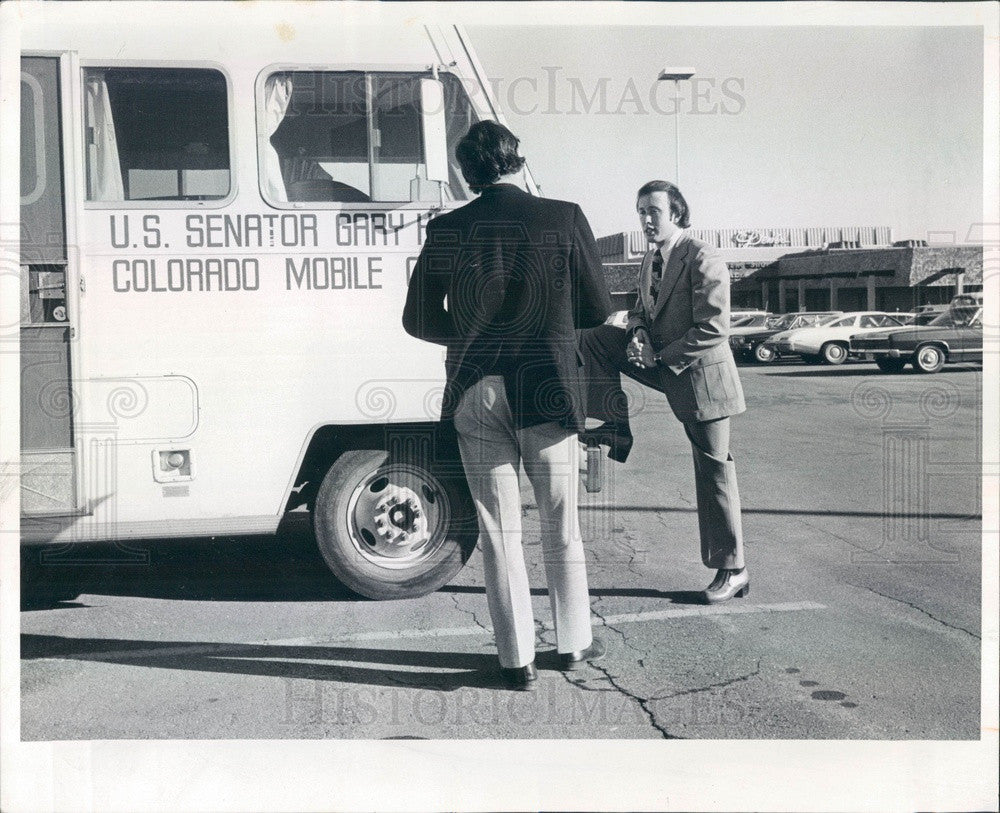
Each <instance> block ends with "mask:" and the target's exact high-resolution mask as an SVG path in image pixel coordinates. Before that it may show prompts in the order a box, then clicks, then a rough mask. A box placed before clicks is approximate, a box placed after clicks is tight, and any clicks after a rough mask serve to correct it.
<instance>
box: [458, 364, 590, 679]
mask: <svg viewBox="0 0 1000 813" xmlns="http://www.w3.org/2000/svg"><path fill="white" fill-rule="evenodd" d="M455 429H456V431H457V432H458V443H459V448H460V450H461V453H462V465H463V466H464V468H465V474H466V477H467V479H468V481H469V490H470V491H471V493H472V498H473V500H474V501H475V503H476V512H477V514H478V517H479V544H480V546H481V548H482V551H483V566H484V570H485V574H484V575H485V580H486V598H487V602H488V604H489V608H490V618H491V619H492V621H493V632H494V635H495V636H496V645H497V652H498V654H499V656H500V665H501V666H503V667H505V668H514V667H518V666H526V665H527V664H529V663H531V662H532V661H533V660H534V657H535V618H534V614H533V613H532V610H531V593H530V589H529V586H528V572H527V570H526V569H525V566H524V551H523V549H522V547H521V491H520V486H519V482H518V464H519V462H520V461H523V463H524V470H525V472H527V475H528V479H529V480H530V481H531V486H532V488H533V489H534V492H535V502H537V503H538V514H539V519H540V521H541V535H542V555H543V558H544V563H545V577H546V580H547V582H548V588H549V601H550V603H551V605H552V617H553V618H554V619H555V629H556V648H557V650H558V651H559V652H575V651H577V650H581V649H586V648H587V647H588V646H590V644H591V641H592V640H593V635H592V632H591V626H590V596H589V593H588V592H587V568H586V565H585V563H584V554H583V540H582V538H581V536H580V521H579V517H578V516H577V495H578V492H579V476H580V475H579V468H578V458H579V454H580V450H579V444H578V442H577V438H576V434H575V433H573V432H572V431H570V430H568V429H566V428H565V427H563V426H560V425H559V424H557V423H545V424H541V425H539V426H532V427H528V428H527V429H521V430H516V429H515V428H514V419H513V416H512V415H511V411H510V405H509V404H508V402H507V394H506V392H505V390H504V383H503V378H501V377H500V376H486V377H485V378H483V379H481V380H480V381H478V382H477V383H476V384H475V385H474V386H472V387H470V388H469V389H468V390H467V391H466V392H465V393H464V394H463V396H462V400H461V401H460V402H459V406H458V409H457V410H456V412H455Z"/></svg>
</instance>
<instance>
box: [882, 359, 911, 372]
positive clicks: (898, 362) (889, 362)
mask: <svg viewBox="0 0 1000 813" xmlns="http://www.w3.org/2000/svg"><path fill="white" fill-rule="evenodd" d="M875 363H876V364H877V365H878V368H879V369H880V370H881V371H882V372H883V373H901V372H903V368H904V367H905V366H906V360H905V359H875Z"/></svg>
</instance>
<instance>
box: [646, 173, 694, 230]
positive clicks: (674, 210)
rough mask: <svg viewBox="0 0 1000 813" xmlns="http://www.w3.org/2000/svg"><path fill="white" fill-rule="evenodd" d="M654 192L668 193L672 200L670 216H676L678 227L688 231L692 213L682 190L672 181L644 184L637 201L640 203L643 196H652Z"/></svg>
mask: <svg viewBox="0 0 1000 813" xmlns="http://www.w3.org/2000/svg"><path fill="white" fill-rule="evenodd" d="M653 192H666V193H667V197H668V198H670V214H672V215H673V216H674V218H675V221H674V222H676V223H677V225H678V226H680V227H681V228H682V229H686V228H687V227H688V226H690V225H691V212H690V211H689V210H688V205H687V201H686V200H684V196H683V195H682V194H681V190H680V189H678V188H677V187H676V186H675V185H674V184H672V183H670V181H649V182H648V183H644V184H643V185H642V186H641V187H640V188H639V191H638V192H636V193H635V199H636V200H637V201H638V200H639V198H641V197H642V196H643V195H650V194H652V193H653Z"/></svg>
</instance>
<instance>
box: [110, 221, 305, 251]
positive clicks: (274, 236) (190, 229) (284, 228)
mask: <svg viewBox="0 0 1000 813" xmlns="http://www.w3.org/2000/svg"><path fill="white" fill-rule="evenodd" d="M184 227H185V235H184V237H185V243H186V245H187V247H188V248H274V247H275V246H280V247H283V248H300V247H301V248H315V247H316V246H318V245H319V235H318V233H317V221H316V215H312V214H263V215H203V214H196V215H188V216H187V217H185V218H184ZM109 228H110V235H111V246H112V248H130V249H136V248H169V247H170V244H169V243H167V242H165V241H164V239H163V234H162V230H161V228H160V216H159V215H143V216H142V220H141V226H138V227H137V225H136V224H134V223H133V222H132V219H131V218H130V216H129V215H111V216H110V219H109Z"/></svg>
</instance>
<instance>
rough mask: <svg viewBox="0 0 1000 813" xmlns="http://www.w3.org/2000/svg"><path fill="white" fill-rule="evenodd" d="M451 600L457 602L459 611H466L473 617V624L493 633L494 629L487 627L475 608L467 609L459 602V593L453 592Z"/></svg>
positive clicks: (456, 605)
mask: <svg viewBox="0 0 1000 813" xmlns="http://www.w3.org/2000/svg"><path fill="white" fill-rule="evenodd" d="M451 600H452V601H453V602H454V603H455V609H456V610H458V611H459V612H462V613H465V614H466V615H467V616H469V617H470V618H472V623H473V624H475V625H476V626H477V627H479V628H480V629H481V630H484V631H485V632H488V633H489V634H490V635H492V634H493V630H492V629H491V628H490V627H487V626H486V625H485V624H483V622H482V621H480V620H479V616H477V615H476V611H475V610H466V609H465V607H463V606H462V605H461V604H459V603H458V593H452V594H451Z"/></svg>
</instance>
